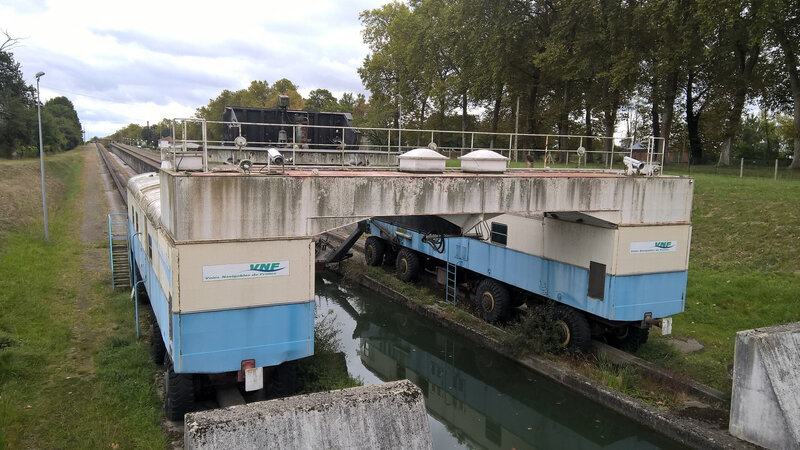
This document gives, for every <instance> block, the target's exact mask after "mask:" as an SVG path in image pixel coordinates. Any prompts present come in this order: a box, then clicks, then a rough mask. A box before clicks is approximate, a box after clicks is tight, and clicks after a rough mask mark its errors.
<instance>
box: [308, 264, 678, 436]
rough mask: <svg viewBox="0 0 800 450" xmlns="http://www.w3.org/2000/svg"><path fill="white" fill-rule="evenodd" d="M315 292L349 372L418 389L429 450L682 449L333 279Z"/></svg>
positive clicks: (325, 278) (323, 280)
mask: <svg viewBox="0 0 800 450" xmlns="http://www.w3.org/2000/svg"><path fill="white" fill-rule="evenodd" d="M316 286H317V289H316V305H317V316H318V320H319V319H321V318H322V317H324V316H326V315H332V316H335V322H334V323H335V326H336V328H337V329H338V331H339V338H340V341H341V349H342V351H343V352H344V353H345V355H346V360H347V368H348V371H349V372H350V374H351V375H353V376H355V377H358V378H360V379H361V380H362V381H363V382H364V384H374V383H380V382H383V381H392V380H399V379H404V378H405V379H408V380H410V381H412V382H413V383H415V384H416V385H417V386H419V387H420V388H421V389H422V392H423V394H424V397H425V406H426V408H427V412H428V421H429V423H430V428H431V434H432V436H433V444H434V448H436V449H451V448H489V449H501V448H502V449H511V448H514V449H526V448H537V449H561V450H565V449H595V448H603V449H631V448H636V449H657V448H662V449H676V448H682V447H681V446H680V445H679V444H677V443H675V442H673V441H671V440H669V439H667V438H665V437H663V436H660V435H657V434H655V433H654V432H653V431H651V430H649V429H647V428H645V427H642V426H640V425H638V424H636V423H634V422H631V421H630V420H628V419H626V418H624V417H622V416H620V415H618V414H616V413H614V412H612V411H610V410H607V409H605V408H603V407H602V406H600V405H598V404H597V403H594V402H592V401H590V400H588V399H586V398H583V397H581V396H579V395H578V394H575V393H573V392H572V391H570V390H568V389H566V388H564V387H562V386H560V385H558V384H555V383H553V382H551V381H549V380H547V379H545V378H542V377H540V376H538V375H536V374H535V373H533V372H531V371H529V370H527V369H525V368H523V367H522V366H520V365H518V364H516V363H515V362H513V361H511V360H509V359H507V358H505V357H503V356H500V355H497V354H495V353H493V352H490V351H488V350H485V349H483V348H479V347H478V346H477V345H476V344H475V343H473V342H472V341H469V340H468V339H466V338H463V337H461V336H459V335H456V334H453V333H451V332H449V331H448V330H445V329H443V328H442V327H439V326H437V324H436V323H435V322H433V321H431V320H429V319H426V318H424V317H421V316H419V315H417V314H414V313H412V312H411V311H409V310H408V309H406V308H404V307H402V306H399V305H397V304H394V303H392V302H391V301H390V300H389V299H387V298H384V297H382V296H381V295H379V294H377V293H374V292H372V291H369V290H367V289H364V288H361V287H360V286H356V285H353V284H350V283H347V282H346V281H344V280H343V279H342V278H341V277H339V276H338V275H336V274H333V273H330V272H323V273H318V275H317V282H316Z"/></svg>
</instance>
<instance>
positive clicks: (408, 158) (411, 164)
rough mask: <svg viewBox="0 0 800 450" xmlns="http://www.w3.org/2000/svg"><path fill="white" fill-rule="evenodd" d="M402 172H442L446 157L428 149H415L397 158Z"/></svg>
mask: <svg viewBox="0 0 800 450" xmlns="http://www.w3.org/2000/svg"><path fill="white" fill-rule="evenodd" d="M397 159H398V161H399V170H400V171H402V172H433V173H441V172H444V166H445V161H447V157H446V156H444V155H442V154H439V153H436V152H435V151H433V150H431V149H429V148H417V149H414V150H410V151H407V152H405V153H403V154H402V155H400V156H398V157H397Z"/></svg>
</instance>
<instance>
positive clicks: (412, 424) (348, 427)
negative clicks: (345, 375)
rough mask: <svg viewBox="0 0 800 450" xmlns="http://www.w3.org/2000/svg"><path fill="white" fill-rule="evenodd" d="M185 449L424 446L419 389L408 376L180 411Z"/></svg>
mask: <svg viewBox="0 0 800 450" xmlns="http://www.w3.org/2000/svg"><path fill="white" fill-rule="evenodd" d="M185 424H186V435H185V444H186V449H187V450H188V449H217V448H236V449H251V448H291V449H295V448H297V449H301V448H325V449H337V448H369V449H380V448H387V449H388V448H398V447H402V448H408V449H430V448H432V446H433V444H432V441H431V435H430V428H429V426H428V417H427V415H426V413H425V403H424V400H423V397H422V391H421V390H420V389H419V388H418V387H416V386H415V385H414V384H412V383H411V382H410V381H408V380H401V381H395V382H391V383H382V384H376V385H371V386H363V387H357V388H351V389H343V390H339V391H331V392H320V393H316V394H309V395H300V396H297V397H289V398H284V399H277V400H270V401H265V402H257V403H251V404H248V405H242V406H233V407H230V408H223V409H216V410H210V411H203V412H197V413H190V414H187V415H186V420H185Z"/></svg>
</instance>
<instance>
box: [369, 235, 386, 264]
mask: <svg viewBox="0 0 800 450" xmlns="http://www.w3.org/2000/svg"><path fill="white" fill-rule="evenodd" d="M385 255H386V242H384V240H383V239H381V238H379V237H377V236H370V237H368V238H367V242H366V243H365V244H364V261H366V263H367V264H368V265H370V266H380V265H381V264H383V257H384V256H385Z"/></svg>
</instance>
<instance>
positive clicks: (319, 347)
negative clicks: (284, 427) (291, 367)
mask: <svg viewBox="0 0 800 450" xmlns="http://www.w3.org/2000/svg"><path fill="white" fill-rule="evenodd" d="M339 333H341V331H340V330H339V329H338V328H336V316H335V314H334V313H333V312H332V311H327V312H326V313H325V314H324V315H323V316H322V318H319V317H318V318H317V320H316V323H315V324H314V355H313V356H309V357H308V358H305V359H302V360H300V361H298V367H297V388H298V389H297V393H298V394H309V393H312V392H322V391H330V390H334V389H345V388H350V387H356V386H361V385H363V384H364V383H363V382H362V381H361V380H360V379H357V378H353V377H352V376H350V374H349V373H348V372H347V363H346V361H345V355H344V353H342V349H341V339H340V338H339Z"/></svg>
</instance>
